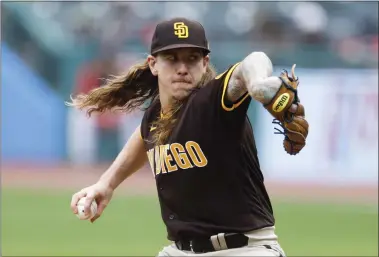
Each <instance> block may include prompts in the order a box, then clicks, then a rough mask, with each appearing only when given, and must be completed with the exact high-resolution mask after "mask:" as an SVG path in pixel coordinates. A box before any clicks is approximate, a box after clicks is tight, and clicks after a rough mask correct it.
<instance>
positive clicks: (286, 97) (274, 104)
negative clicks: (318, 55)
mask: <svg viewBox="0 0 379 257" xmlns="http://www.w3.org/2000/svg"><path fill="white" fill-rule="evenodd" d="M295 67H296V64H294V65H293V66H292V69H291V73H292V76H291V77H289V76H288V72H287V71H286V70H284V71H283V72H282V73H281V74H280V77H279V78H280V79H281V80H282V85H281V87H280V88H279V90H278V92H277V93H276V95H275V96H274V98H273V99H272V100H271V102H270V103H268V104H266V105H264V107H265V108H266V109H267V110H268V112H269V113H271V115H272V116H274V118H275V119H274V121H273V122H272V123H274V124H278V125H280V126H281V127H282V128H283V131H281V130H279V129H277V128H275V129H276V130H277V132H275V134H283V135H284V142H283V146H284V149H285V150H286V152H287V153H289V154H290V155H296V154H297V153H299V152H300V151H301V149H303V147H304V146H305V141H306V138H307V136H308V130H309V124H308V122H307V121H306V119H305V112H304V106H303V105H302V104H300V99H299V97H298V95H297V87H298V85H299V78H298V77H296V76H295ZM293 104H295V105H296V106H297V108H296V110H293V108H291V106H292V105H293Z"/></svg>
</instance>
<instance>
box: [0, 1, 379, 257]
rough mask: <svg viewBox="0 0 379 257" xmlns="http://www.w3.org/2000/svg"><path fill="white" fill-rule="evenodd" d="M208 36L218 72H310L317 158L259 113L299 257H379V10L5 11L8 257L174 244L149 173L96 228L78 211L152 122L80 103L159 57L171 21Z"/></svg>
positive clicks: (288, 246)
mask: <svg viewBox="0 0 379 257" xmlns="http://www.w3.org/2000/svg"><path fill="white" fill-rule="evenodd" d="M173 16H185V17H187V18H193V19H196V20H198V21H200V22H202V23H203V24H204V27H205V28H206V30H207V34H208V37H209V40H210V46H211V49H212V54H211V60H212V62H213V64H214V65H215V66H216V68H217V70H218V71H219V72H222V71H223V70H224V69H226V68H227V67H228V66H229V65H232V64H234V63H235V62H237V61H240V60H241V59H242V58H243V57H244V56H246V55H247V54H248V53H250V52H251V51H265V52H266V53H267V54H268V55H269V56H270V58H271V59H272V61H273V64H274V66H275V71H274V72H275V74H279V72H280V71H281V69H283V68H286V69H290V68H291V65H292V64H293V63H296V64H297V75H298V76H299V77H300V80H301V84H300V89H299V91H300V92H299V93H300V96H301V100H302V102H303V103H304V104H305V106H306V108H307V117H308V120H309V122H310V134H309V141H308V145H307V147H306V148H305V149H304V150H303V152H302V153H301V154H300V155H298V156H295V157H291V156H288V155H286V154H285V153H284V151H283V149H282V138H281V137H280V136H278V135H274V134H273V132H274V129H273V125H272V124H271V117H270V116H269V115H268V114H267V113H266V112H265V111H264V109H263V108H261V106H258V105H257V104H255V103H252V105H251V108H250V109H249V116H250V117H251V119H252V120H253V123H254V129H255V133H256V138H257V144H258V147H259V155H260V158H261V165H262V170H263V172H264V173H265V176H266V183H267V186H268V190H269V193H270V194H271V195H272V198H273V201H274V204H275V205H274V211H275V214H276V218H277V233H278V235H279V240H280V242H281V244H282V246H283V248H284V249H285V250H286V252H287V254H288V256H306V255H308V256H321V255H323V256H378V201H377V200H378V196H377V195H378V192H377V191H378V186H377V183H378V173H377V172H378V74H377V69H378V3H377V2H187V3H186V2H175V1H174V2H157V1H156V2H57V1H52V2H37V1H35V2H34V1H29V2H2V3H1V25H2V33H1V34H2V38H1V84H2V92H1V128H2V129H1V171H2V215H1V216H2V225H1V228H2V229H1V231H2V246H1V250H2V255H4V256H11V255H14V256H15V255H17V256H32V255H34V256H43V255H46V256H47V255H48V256H68V255H71V256H116V255H123V256H132V255H134V256H136V255H139V256H153V255H155V254H156V253H157V252H158V251H159V250H160V249H161V248H162V247H163V246H164V245H166V244H167V243H168V242H167V240H166V238H165V236H166V234H165V228H164V226H163V223H162V221H161V219H160V211H159V208H158V204H157V199H156V194H155V188H154V180H153V176H152V175H151V173H150V171H149V169H148V168H145V169H143V170H141V171H139V172H138V173H137V174H135V175H134V176H132V177H131V178H130V179H129V180H128V181H126V182H125V183H124V184H122V186H121V188H120V189H119V190H118V191H117V192H116V195H115V196H114V199H113V201H112V203H111V204H110V206H109V207H108V208H107V210H106V212H105V213H104V215H103V217H102V218H101V219H99V220H98V221H97V222H96V223H95V224H90V223H88V222H83V221H79V220H78V219H77V218H76V217H75V216H74V215H72V213H71V212H70V209H69V202H70V200H71V195H72V193H74V192H76V190H79V189H81V188H82V187H84V186H87V185H90V184H91V183H93V182H95V181H96V179H97V178H98V177H99V176H100V174H101V173H102V172H103V171H104V170H105V169H106V168H107V166H108V165H109V164H110V162H111V161H112V160H113V159H114V158H115V156H116V155H117V153H118V151H119V150H120V149H121V147H122V146H123V145H124V144H125V142H126V140H127V138H128V137H129V135H130V133H131V131H133V130H134V128H135V127H136V126H137V124H138V123H139V122H140V119H141V115H142V114H141V113H140V112H135V113H133V114H130V115H123V114H117V115H115V114H112V115H111V114H107V115H102V116H96V117H94V118H92V119H87V118H86V117H85V115H84V113H81V112H78V111H75V110H72V109H68V108H67V107H66V106H65V105H64V101H65V100H68V99H69V96H70V94H76V93H78V92H86V91H88V90H90V89H92V88H94V87H98V86H101V80H99V78H102V77H105V76H107V75H109V74H116V73H118V72H120V71H123V70H126V69H127V68H128V67H129V66H130V65H131V64H132V63H133V62H135V61H136V60H139V59H142V58H145V57H146V54H147V53H148V51H149V42H150V39H151V36H152V32H153V29H154V26H155V24H156V23H157V21H158V20H160V19H164V18H170V17H173Z"/></svg>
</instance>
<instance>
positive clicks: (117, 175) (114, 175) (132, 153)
mask: <svg viewBox="0 0 379 257" xmlns="http://www.w3.org/2000/svg"><path fill="white" fill-rule="evenodd" d="M146 161H147V154H146V152H145V147H144V143H143V140H142V137H141V132H140V126H138V127H137V128H136V130H135V131H134V132H133V134H132V135H131V137H130V138H129V140H128V142H127V143H126V144H125V146H124V148H123V149H122V150H121V152H120V153H119V154H118V156H117V157H116V159H115V160H114V162H113V163H112V165H111V166H110V167H109V168H108V169H107V171H106V172H104V174H103V175H102V176H101V177H100V179H99V181H98V182H97V183H95V184H94V185H92V186H89V187H86V188H83V189H82V190H80V191H79V192H77V193H76V194H74V195H73V196H72V199H71V209H72V211H73V213H74V214H77V213H78V208H77V206H76V205H77V203H78V201H79V200H80V199H81V198H83V197H86V200H85V203H84V212H85V214H86V215H88V213H89V210H90V205H91V203H92V201H93V200H95V201H96V202H97V204H98V209H97V214H96V215H95V217H93V218H92V219H91V222H94V221H95V220H96V219H97V218H98V217H100V215H101V214H102V212H103V211H104V209H105V207H106V206H107V205H108V203H109V202H110V200H111V198H112V195H113V191H114V190H115V189H116V188H117V187H118V186H119V185H120V184H121V183H122V182H123V181H124V180H125V179H126V178H128V177H129V176H131V175H132V174H133V173H135V172H136V171H138V170H139V169H140V168H142V166H143V165H144V164H145V163H146Z"/></svg>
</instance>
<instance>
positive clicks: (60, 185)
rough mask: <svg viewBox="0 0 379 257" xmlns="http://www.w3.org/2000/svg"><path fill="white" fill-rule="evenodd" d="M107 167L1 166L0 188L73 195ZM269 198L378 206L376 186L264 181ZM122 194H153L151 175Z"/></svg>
mask: <svg viewBox="0 0 379 257" xmlns="http://www.w3.org/2000/svg"><path fill="white" fill-rule="evenodd" d="M107 167H108V164H106V165H98V166H72V165H68V164H65V165H60V166H59V167H57V166H48V165H45V166H42V165H40V166H37V165H2V166H1V176H2V177H1V184H2V188H9V187H11V188H31V189H67V190H72V191H73V192H75V191H76V190H79V189H81V188H83V187H85V186H88V185H90V184H92V183H94V182H96V181H97V179H98V178H99V176H100V175H101V174H102V173H103V172H104V170H105V169H106V168H107ZM266 186H267V190H268V192H269V194H270V195H271V196H272V197H273V198H277V199H280V200H289V201H298V200H299V201H323V202H325V201H331V202H335V201H337V202H348V203H365V204H375V203H376V204H377V203H378V187H377V186H371V187H370V186H338V187H336V186H325V185H315V184H303V183H302V184H294V183H283V182H278V181H266ZM117 193H122V194H138V195H151V194H155V182H154V178H153V175H152V173H151V171H150V170H149V169H148V168H147V167H145V168H143V169H142V170H140V171H139V172H137V173H136V174H134V175H132V176H131V177H130V178H128V179H127V180H126V181H125V182H124V183H123V184H122V185H121V186H120V187H119V189H118V190H117Z"/></svg>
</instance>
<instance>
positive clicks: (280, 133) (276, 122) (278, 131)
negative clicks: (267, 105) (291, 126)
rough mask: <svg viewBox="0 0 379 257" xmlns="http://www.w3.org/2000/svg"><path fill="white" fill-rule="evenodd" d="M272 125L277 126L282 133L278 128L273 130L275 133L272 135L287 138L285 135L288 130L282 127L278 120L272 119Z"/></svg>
mask: <svg viewBox="0 0 379 257" xmlns="http://www.w3.org/2000/svg"><path fill="white" fill-rule="evenodd" d="M272 124H275V125H279V126H280V127H281V128H282V129H283V131H282V130H280V129H278V128H274V129H275V130H276V132H274V134H279V135H284V136H287V135H286V134H287V132H288V130H287V129H286V128H285V127H284V126H283V124H282V123H281V122H280V121H279V120H278V119H274V120H273V121H272Z"/></svg>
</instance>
